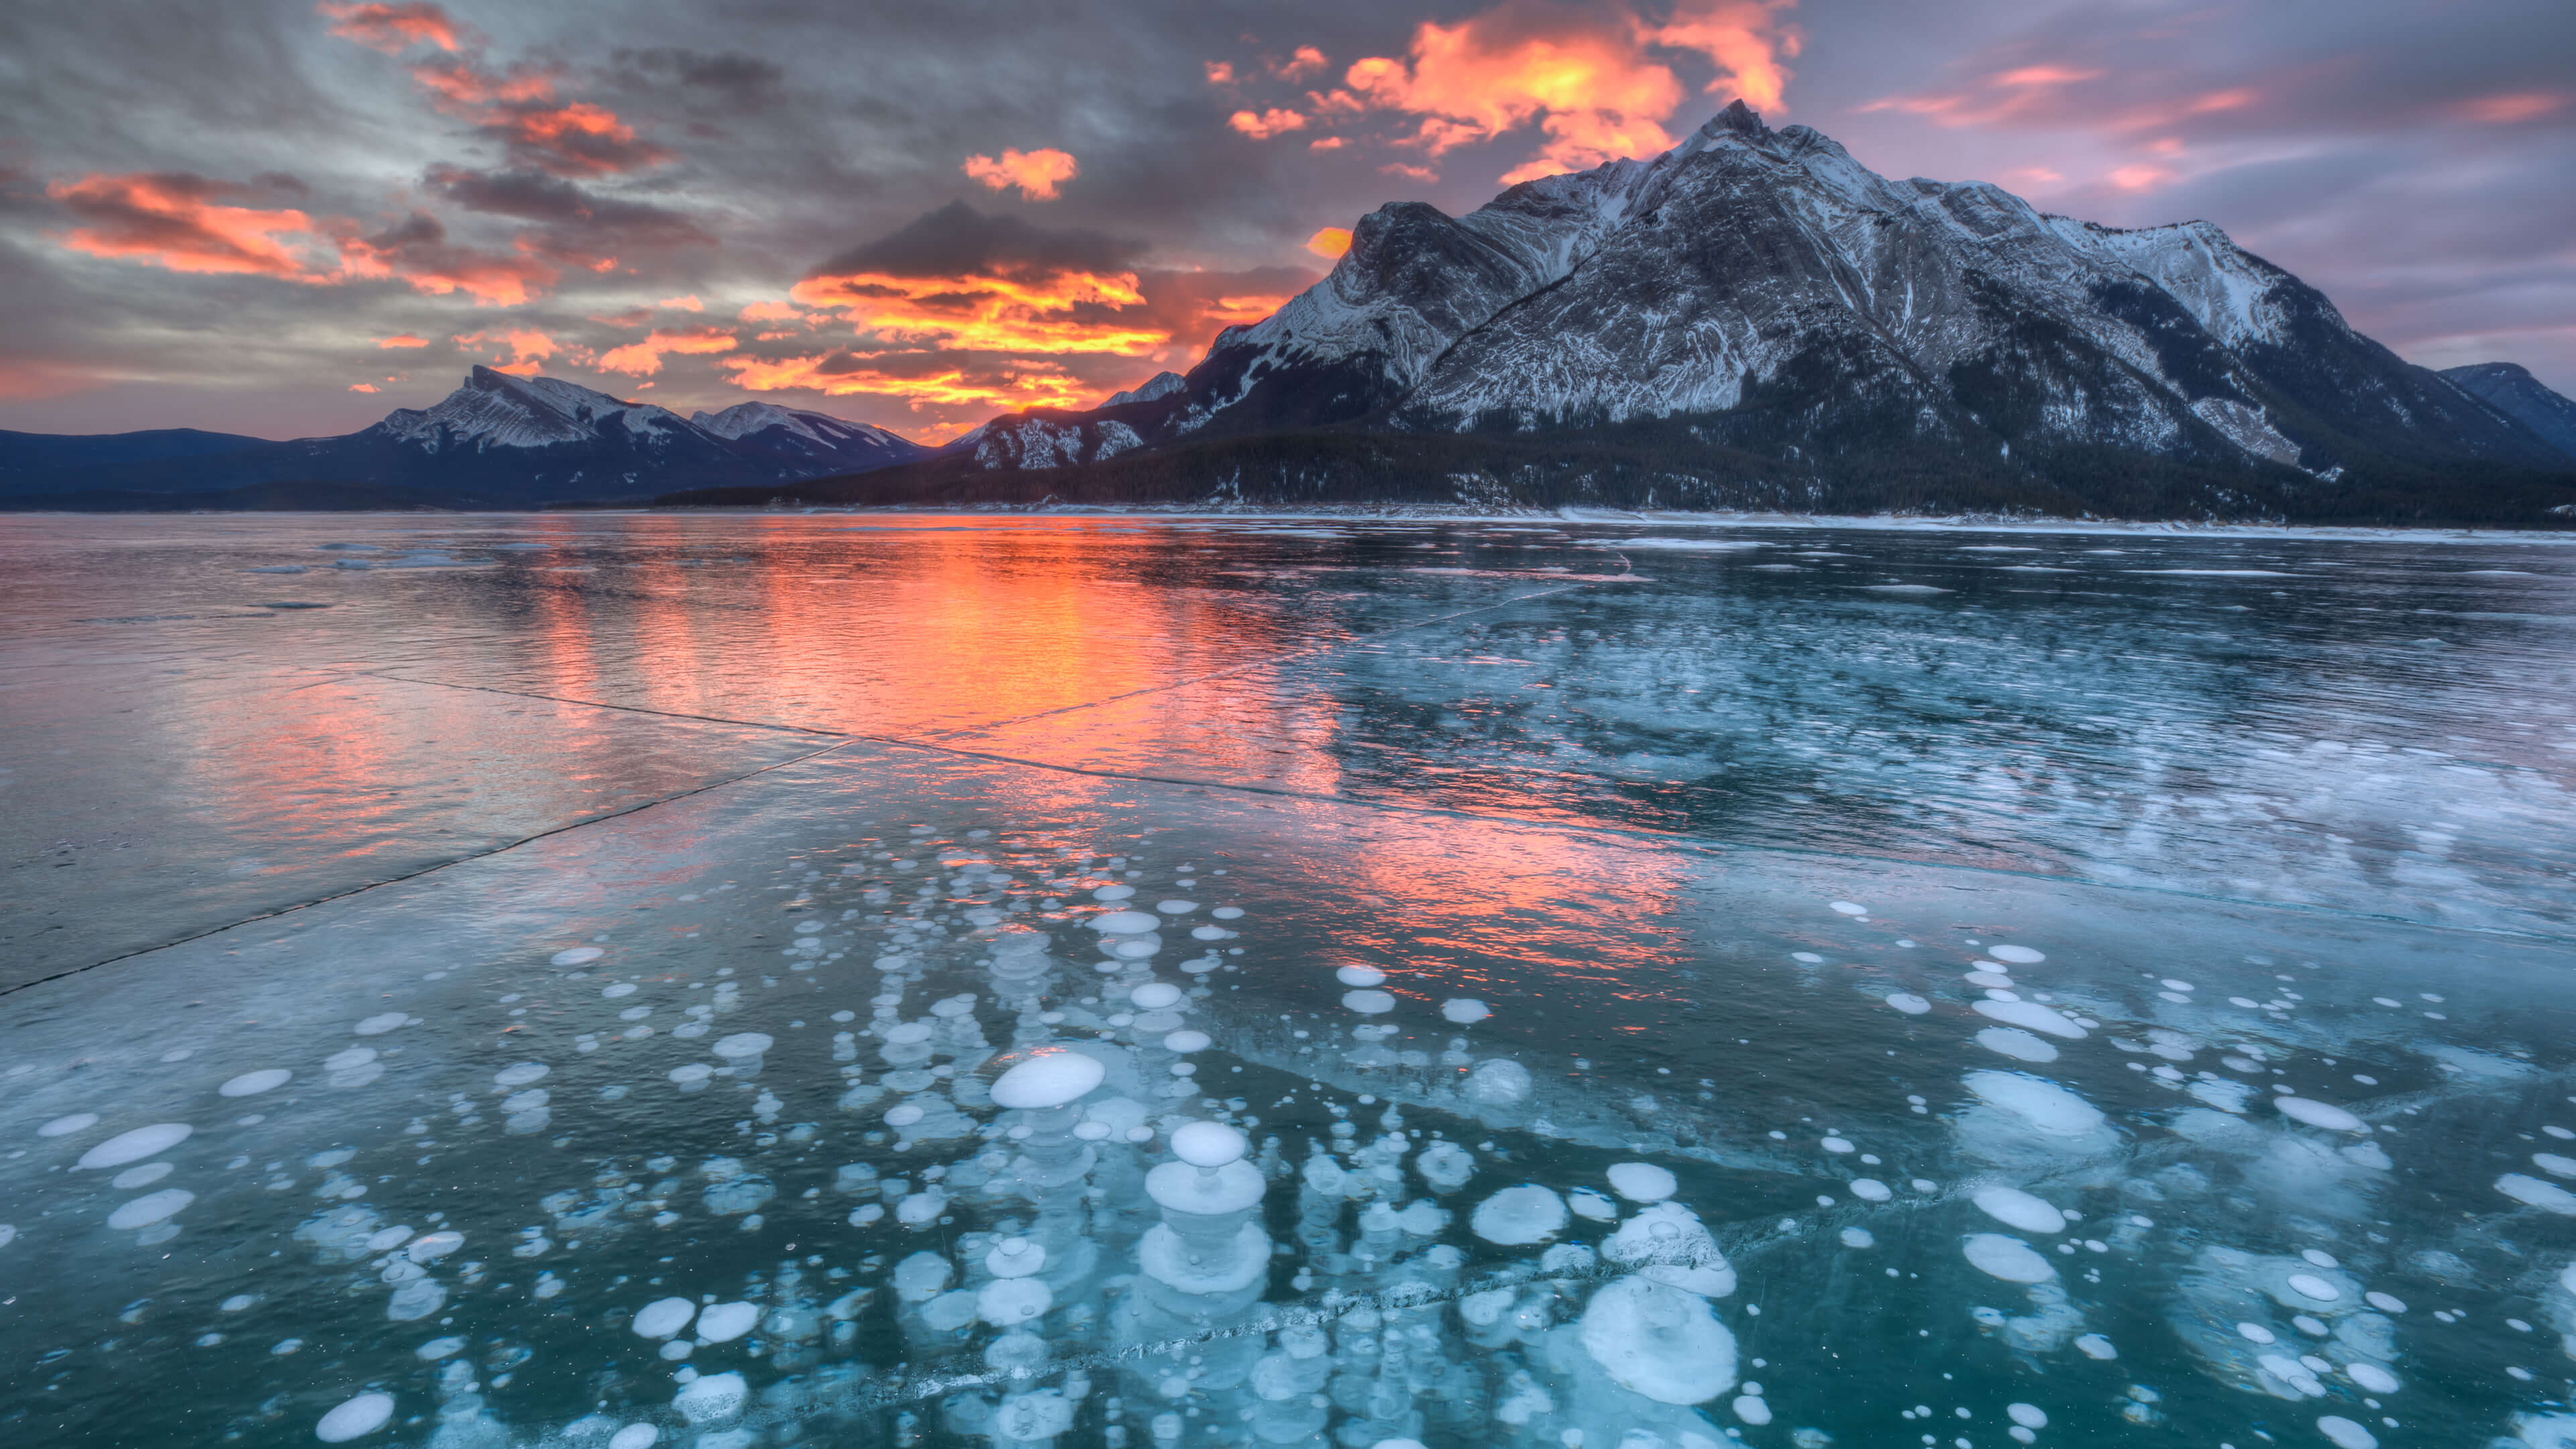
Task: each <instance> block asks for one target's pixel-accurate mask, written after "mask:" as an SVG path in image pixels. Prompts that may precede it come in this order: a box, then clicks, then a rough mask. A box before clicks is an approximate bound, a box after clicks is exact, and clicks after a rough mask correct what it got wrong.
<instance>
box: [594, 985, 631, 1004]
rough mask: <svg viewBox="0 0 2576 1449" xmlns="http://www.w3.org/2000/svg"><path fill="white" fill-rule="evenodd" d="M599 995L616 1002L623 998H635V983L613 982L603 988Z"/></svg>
mask: <svg viewBox="0 0 2576 1449" xmlns="http://www.w3.org/2000/svg"><path fill="white" fill-rule="evenodd" d="M599 994H600V995H602V996H604V997H606V998H608V999H609V1000H611V1001H614V1000H616V999H617V998H619V997H621V996H633V995H634V994H635V983H634V982H632V981H613V982H610V983H609V984H608V985H606V986H603V987H601V988H600V990H599Z"/></svg>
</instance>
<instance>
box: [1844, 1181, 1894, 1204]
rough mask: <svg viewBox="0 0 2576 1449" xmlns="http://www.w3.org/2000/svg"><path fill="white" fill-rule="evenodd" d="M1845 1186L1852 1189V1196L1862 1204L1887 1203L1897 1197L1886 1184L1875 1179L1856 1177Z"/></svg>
mask: <svg viewBox="0 0 2576 1449" xmlns="http://www.w3.org/2000/svg"><path fill="white" fill-rule="evenodd" d="M1844 1185H1845V1186H1847V1187H1849V1188H1850V1189H1851V1195H1852V1196H1854V1197H1856V1198H1859V1199H1860V1200H1861V1201H1862V1202H1885V1201H1887V1200H1888V1199H1889V1198H1891V1197H1894V1196H1895V1195H1896V1194H1895V1193H1894V1192H1892V1191H1890V1190H1889V1189H1888V1186H1887V1184H1886V1183H1883V1182H1881V1181H1879V1180H1878V1179H1877V1178H1874V1177H1855V1178H1853V1179H1852V1180H1851V1181H1850V1182H1849V1183H1846V1184H1844Z"/></svg>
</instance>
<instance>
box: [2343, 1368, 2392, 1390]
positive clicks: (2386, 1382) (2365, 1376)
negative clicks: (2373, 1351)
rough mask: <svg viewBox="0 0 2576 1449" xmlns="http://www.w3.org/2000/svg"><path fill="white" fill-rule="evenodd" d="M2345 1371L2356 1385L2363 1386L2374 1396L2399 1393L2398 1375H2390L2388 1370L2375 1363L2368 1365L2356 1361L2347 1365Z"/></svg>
mask: <svg viewBox="0 0 2576 1449" xmlns="http://www.w3.org/2000/svg"><path fill="white" fill-rule="evenodd" d="M2343 1371H2344V1373H2345V1374H2347V1375H2348V1376H2350V1377H2351V1379H2352V1381H2353V1382H2354V1383H2357V1384H2359V1385H2361V1386H2362V1387H2363V1388H2365V1389H2368V1390H2370V1391H2371V1392H2372V1393H2374V1394H2393V1393H2395V1392H2397V1389H2398V1382H2397V1375H2395V1374H2393V1373H2390V1372H2389V1371H2388V1370H2386V1369H2384V1368H2381V1367H2380V1366H2379V1365H2377V1364H2375V1363H2366V1362H2362V1361H2359V1360H2355V1361H2354V1362H2352V1363H2348V1364H2345V1365H2344V1367H2343Z"/></svg>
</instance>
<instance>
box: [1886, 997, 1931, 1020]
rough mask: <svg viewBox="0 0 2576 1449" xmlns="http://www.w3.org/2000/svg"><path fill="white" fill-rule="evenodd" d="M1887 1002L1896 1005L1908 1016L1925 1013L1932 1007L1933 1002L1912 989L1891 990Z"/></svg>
mask: <svg viewBox="0 0 2576 1449" xmlns="http://www.w3.org/2000/svg"><path fill="white" fill-rule="evenodd" d="M1887 1004H1888V1005H1890V1006H1893V1007H1895V1008H1896V1009H1897V1010H1899V1011H1901V1012H1904V1013H1905V1014H1906V1015H1907V1016H1921V1015H1922V1014H1923V1013H1925V1012H1927V1011H1930V1010H1931V1009H1932V1003H1931V1002H1929V1001H1926V1000H1924V999H1923V998H1922V997H1920V996H1917V995H1915V994H1914V993H1913V992H1911V991H1891V992H1889V993H1888V995H1887Z"/></svg>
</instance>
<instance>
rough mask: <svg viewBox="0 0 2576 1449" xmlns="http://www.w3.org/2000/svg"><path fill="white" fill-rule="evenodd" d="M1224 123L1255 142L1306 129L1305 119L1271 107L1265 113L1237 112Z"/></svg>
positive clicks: (1297, 114)
mask: <svg viewBox="0 0 2576 1449" xmlns="http://www.w3.org/2000/svg"><path fill="white" fill-rule="evenodd" d="M1225 123H1226V124H1227V125H1229V126H1232V127H1233V128H1234V129H1236V130H1238V131H1241V132H1242V133H1243V134H1245V135H1247V136H1250V137H1251V138H1252V139H1254V140H1256V141H1267V140H1269V139H1270V138H1271V137H1273V136H1278V135H1284V134H1285V133H1287V132H1290V131H1302V130H1304V129H1306V118H1305V117H1304V116H1303V115H1301V114H1299V113H1298V112H1296V111H1289V110H1281V109H1279V108H1277V107H1273V108H1271V109H1269V110H1266V111H1237V112H1235V113H1234V114H1233V115H1231V116H1228V117H1226V119H1225Z"/></svg>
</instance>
